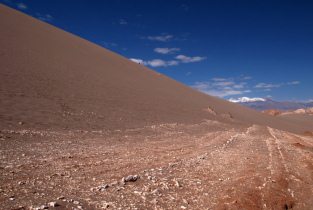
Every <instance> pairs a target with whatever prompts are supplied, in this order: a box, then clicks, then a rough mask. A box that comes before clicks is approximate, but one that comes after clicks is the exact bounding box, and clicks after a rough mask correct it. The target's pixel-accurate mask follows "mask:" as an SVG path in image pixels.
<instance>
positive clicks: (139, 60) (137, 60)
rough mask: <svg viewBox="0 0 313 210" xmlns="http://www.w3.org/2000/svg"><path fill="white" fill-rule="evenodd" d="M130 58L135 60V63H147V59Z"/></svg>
mask: <svg viewBox="0 0 313 210" xmlns="http://www.w3.org/2000/svg"><path fill="white" fill-rule="evenodd" d="M129 60H131V61H133V62H135V63H139V64H144V65H145V61H144V60H142V59H139V58H130V59H129Z"/></svg>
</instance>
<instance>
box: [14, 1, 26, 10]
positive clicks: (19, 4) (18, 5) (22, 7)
mask: <svg viewBox="0 0 313 210" xmlns="http://www.w3.org/2000/svg"><path fill="white" fill-rule="evenodd" d="M16 6H17V8H18V9H21V10H27V9H28V6H27V5H26V4H24V3H21V2H20V3H17V4H16Z"/></svg>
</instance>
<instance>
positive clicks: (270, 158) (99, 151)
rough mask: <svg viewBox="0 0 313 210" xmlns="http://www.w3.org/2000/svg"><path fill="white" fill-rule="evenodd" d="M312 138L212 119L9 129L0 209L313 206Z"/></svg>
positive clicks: (2, 148) (2, 142)
mask: <svg viewBox="0 0 313 210" xmlns="http://www.w3.org/2000/svg"><path fill="white" fill-rule="evenodd" d="M312 195H313V137H310V136H300V135H295V134H292V133H287V132H283V131H280V130H276V129H272V128H270V127H262V126H257V125H252V126H249V127H247V126H237V127H233V126H232V125H228V124H222V123H219V122H215V121H205V122H203V123H201V124H197V125H181V124H164V125H158V126H150V127H145V128H140V129H132V130H125V131H120V130H115V131H111V132H109V131H101V130H97V131H79V130H77V131H70V132H69V131H39V130H24V129H23V125H22V124H21V125H19V127H18V129H16V130H1V133H0V203H1V207H0V208H1V209H301V210H303V209H312V206H313V196H312Z"/></svg>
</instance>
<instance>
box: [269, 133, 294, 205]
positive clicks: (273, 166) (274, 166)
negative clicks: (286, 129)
mask: <svg viewBox="0 0 313 210" xmlns="http://www.w3.org/2000/svg"><path fill="white" fill-rule="evenodd" d="M267 131H268V134H269V135H270V136H269V138H266V139H265V141H266V145H267V147H268V152H269V153H268V155H269V166H268V169H269V171H270V176H269V177H267V179H266V180H267V181H266V182H265V183H264V189H266V191H265V195H264V198H265V199H266V200H268V201H270V202H266V203H265V205H266V207H267V208H272V209H275V208H278V207H279V208H281V207H283V208H285V209H291V208H293V206H294V192H293V191H292V190H291V189H290V181H291V177H290V169H289V167H288V165H287V161H286V157H285V156H284V154H283V152H282V145H281V143H280V141H281V139H279V138H278V137H277V134H276V133H277V132H278V131H276V130H274V129H273V128H270V127H267ZM273 192H275V193H276V194H275V195H273ZM273 201H275V202H276V203H275V202H273Z"/></svg>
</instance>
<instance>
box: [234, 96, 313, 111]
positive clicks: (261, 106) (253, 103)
mask: <svg viewBox="0 0 313 210" xmlns="http://www.w3.org/2000/svg"><path fill="white" fill-rule="evenodd" d="M229 101H231V102H234V103H239V104H241V105H244V106H247V107H250V108H253V109H256V110H260V111H264V110H269V109H277V110H282V111H287V110H296V109H307V108H310V107H313V102H297V101H274V100H272V99H269V98H266V99H264V98H248V97H242V98H239V99H230V100H229Z"/></svg>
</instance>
